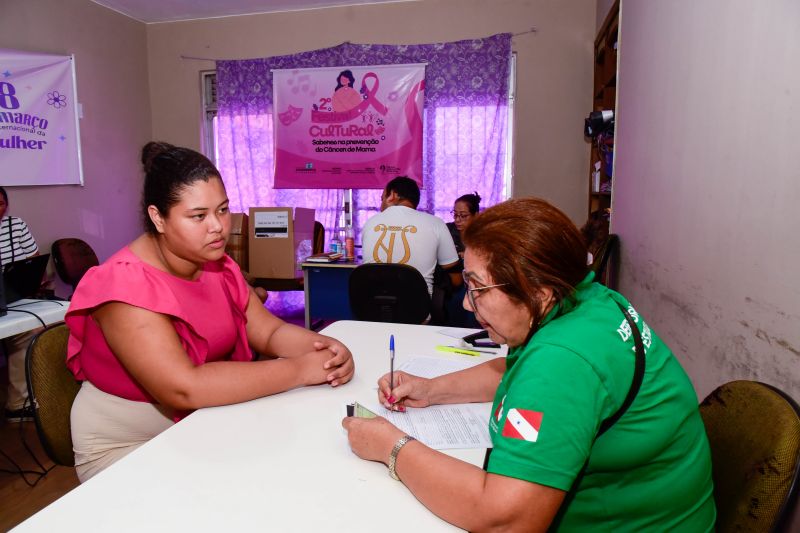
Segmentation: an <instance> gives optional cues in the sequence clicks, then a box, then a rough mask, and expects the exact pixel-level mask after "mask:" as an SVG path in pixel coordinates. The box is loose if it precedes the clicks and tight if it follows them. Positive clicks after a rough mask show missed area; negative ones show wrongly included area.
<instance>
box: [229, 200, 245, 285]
mask: <svg viewBox="0 0 800 533" xmlns="http://www.w3.org/2000/svg"><path fill="white" fill-rule="evenodd" d="M247 219H248V216H247V215H246V214H245V213H231V235H230V237H228V244H226V245H225V252H226V253H227V254H228V255H229V256H231V259H233V260H234V261H236V264H237V265H239V268H241V269H242V270H245V271H246V270H247V269H248V268H249V261H248V257H247V256H248V254H247V252H248V242H247V227H248V220H247Z"/></svg>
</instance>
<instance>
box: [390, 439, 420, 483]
mask: <svg viewBox="0 0 800 533" xmlns="http://www.w3.org/2000/svg"><path fill="white" fill-rule="evenodd" d="M412 440H417V439H415V438H414V437H412V436H411V435H404V436H402V437H400V439H399V440H398V441H397V442H396V443H395V444H394V448H392V453H390V454H389V475H390V476H392V479H396V480H397V481H400V478H399V477H398V476H397V471H396V470H395V467H396V466H397V454H398V453H400V449H401V448H402V447H403V446H405V445H406V444H408V443H409V442H411V441H412Z"/></svg>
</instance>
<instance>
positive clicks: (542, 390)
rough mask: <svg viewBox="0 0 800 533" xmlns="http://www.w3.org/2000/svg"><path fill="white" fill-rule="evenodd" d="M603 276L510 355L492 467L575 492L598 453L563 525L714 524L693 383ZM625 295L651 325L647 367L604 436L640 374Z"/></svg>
mask: <svg viewBox="0 0 800 533" xmlns="http://www.w3.org/2000/svg"><path fill="white" fill-rule="evenodd" d="M592 279H593V274H589V275H588V276H587V277H586V279H584V280H583V281H582V282H581V283H580V284H579V285H578V286H577V287H576V289H575V293H574V298H573V299H571V301H570V302H565V303H564V304H563V305H562V306H561V307H560V308H559V309H556V310H554V311H552V312H551V313H550V314H549V315H548V316H547V317H545V319H544V320H543V321H542V326H541V327H540V328H539V330H538V331H537V332H536V334H535V335H534V336H533V337H532V338H531V340H530V341H529V342H528V343H527V345H525V346H521V347H518V348H515V349H513V350H511V352H510V354H509V356H508V359H507V363H506V372H505V374H504V375H503V379H502V381H501V383H500V386H499V387H498V389H497V394H496V396H495V400H494V405H493V408H492V416H491V419H490V424H489V432H490V434H491V437H492V442H493V446H494V449H493V451H492V455H491V457H490V460H489V465H488V471H489V472H491V473H494V474H501V475H504V476H509V477H514V478H518V479H524V480H526V481H531V482H533V483H539V484H541V485H546V486H549V487H555V488H557V489H561V490H564V491H569V490H570V488H571V487H572V485H573V482H574V480H575V478H576V476H577V474H578V473H579V472H580V471H581V469H582V468H583V465H584V463H585V461H586V458H587V456H588V457H589V464H588V468H587V470H586V473H585V475H584V476H583V478H582V480H581V481H580V483H579V484H578V486H577V491H576V492H575V495H574V498H573V499H572V500H571V501H569V502H568V503H566V504H565V505H566V506H565V507H564V508H563V509H562V513H560V516H559V517H558V518H557V521H556V522H555V523H554V524H553V529H557V530H561V531H687V532H688V531H691V532H697V531H713V527H714V520H715V517H716V511H715V507H714V500H713V495H712V481H711V456H710V451H709V447H708V440H707V438H706V434H705V429H704V427H703V422H702V420H701V418H700V414H699V411H698V409H697V397H696V395H695V392H694V388H693V387H692V384H691V382H690V381H689V378H688V377H687V376H686V373H685V372H684V371H683V368H681V365H680V363H679V362H678V360H677V359H675V357H674V356H673V355H672V352H671V351H670V350H669V348H667V346H666V345H665V344H664V343H663V342H662V341H661V340H660V339H659V338H658V337H657V336H656V334H655V333H654V332H653V331H652V330H651V329H650V328H649V327H648V326H647V325H646V324H645V323H644V321H643V320H642V319H641V318H640V317H639V316H638V314H637V313H636V311H635V309H633V307H632V306H631V305H630V304H629V303H628V301H627V300H625V299H624V298H623V297H622V296H621V295H620V294H618V293H616V292H614V291H612V290H610V289H608V288H606V287H604V286H602V285H600V284H598V283H592ZM615 301H617V302H619V303H620V304H622V305H623V306H624V307H625V308H626V309H627V310H628V312H629V313H630V314H631V315H632V317H633V319H634V321H635V322H636V324H637V326H638V328H639V330H640V332H641V335H642V340H643V342H644V345H645V352H646V370H645V376H644V381H643V383H642V386H641V389H640V390H639V393H638V394H637V395H636V399H635V400H634V402H633V403H632V404H631V406H630V407H629V409H628V410H627V412H626V413H625V415H623V416H622V418H620V419H619V420H618V421H617V423H616V424H615V425H614V426H612V427H611V429H609V430H608V431H607V432H606V433H605V434H603V435H602V436H601V437H600V438H598V439H597V440H596V441H594V439H595V436H596V434H597V431H598V429H599V427H600V423H601V422H602V421H603V420H604V419H606V418H608V417H609V416H611V415H612V414H614V412H615V411H616V410H617V409H618V408H619V406H620V405H621V404H622V402H623V401H624V399H625V396H626V395H627V393H628V390H629V389H630V385H631V379H632V377H633V368H634V361H635V348H634V342H633V336H632V335H631V331H630V327H629V326H628V323H627V322H626V320H625V317H624V316H623V314H622V312H621V311H620V309H619V307H617V305H616V304H615ZM565 502H566V500H565Z"/></svg>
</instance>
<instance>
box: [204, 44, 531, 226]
mask: <svg viewBox="0 0 800 533" xmlns="http://www.w3.org/2000/svg"><path fill="white" fill-rule="evenodd" d="M516 59H517V54H516V52H515V53H513V54H512V56H511V68H510V70H509V72H510V73H509V94H508V107H507V116H505V117H494V116H491V115H489V114H488V111H489V108H481V107H461V108H459V107H443V108H442V107H440V108H437V109H436V110H435V113H436V117H435V123H436V131H435V132H434V139H435V140H434V143H433V144H434V146H435V150H436V157H437V160H438V159H439V158H441V161H442V163H443V165H444V168H448V167H449V168H451V169H453V172H463V169H464V168H467V169H468V172H469V173H473V174H475V175H476V176H480V173H481V172H482V170H483V169H482V168H481V167H480V166H479V165H478V164H477V163H473V162H478V161H480V160H482V159H483V158H484V157H483V155H484V154H485V152H484V151H483V150H484V146H483V141H482V137H481V136H480V135H476V136H471V135H468V136H463V135H462V136H459V135H453V133H452V131H449V130H448V129H447V128H446V126H445V125H446V124H452V125H456V126H455V127H454V128H453V131H455V130H457V129H458V128H459V127H460V125H464V124H467V125H468V126H469V129H470V131H481V130H486V128H487V127H488V122H489V121H494V120H505V123H506V131H507V135H506V142H505V157H504V158H503V161H504V169H503V178H504V179H503V185H502V187H503V191H502V198H503V199H508V198H510V197H511V195H512V193H513V164H512V160H513V157H512V155H513V153H512V149H513V146H514V99H515V89H516ZM200 75H201V86H202V97H203V132H202V133H203V144H204V145H203V151H204V152H205V154H206V156H208V157H209V158H210V159H211V160H212V161H214V162H215V163H216V164H219V153H218V149H219V138H218V135H217V127H218V122H217V83H216V77H217V76H216V71H213V70H207V71H202V72H201V73H200ZM265 118H266V120H267V121H269V122H272V117H271V116H269V117H265ZM270 129H271V128H270ZM438 166H439V165H438V163H437V167H438ZM360 192H361V193H367V191H360ZM469 192H472V191H462V192H460V193H459V195H460V194H466V193H469ZM350 196H351V194H350V193H345V194H343V195H342V199H341V202H342V204H343V203H344V202H345V201H346V200H345V199H346V198H349V197H350ZM379 196H380V194H377V193H376V194H357V198H356V199H355V201H356V204H362V205H361V206H358V207H356V206H355V205H354V204H353V203H352V201H350V205H351V206H353V207H354V208H355V209H357V210H358V211H360V213H358V214H357V213H355V212H354V213H353V215H354V219H355V220H354V223H356V224H358V222H359V221H362V222H363V221H364V220H366V219H367V218H369V216H371V215H373V214H375V212H377V207H378V206H377V205H374V206H372V205H363V204H365V202H364V200H365V199H367V198H369V199H370V201H372V200H374V199H375V198H379ZM453 198H454V197H453V193H452V191H445V190H441V191H439V192H438V193H436V194H434V198H433V203H434V206H433V209H432V211H433V214H435V215H436V216H439V217H442V218H443V219H445V220H446V219H448V217H449V212H450V210H451V209H452V203H451V202H452V201H453ZM359 200H361V201H360V202H359ZM378 203H379V202H378ZM362 219H363V220H362Z"/></svg>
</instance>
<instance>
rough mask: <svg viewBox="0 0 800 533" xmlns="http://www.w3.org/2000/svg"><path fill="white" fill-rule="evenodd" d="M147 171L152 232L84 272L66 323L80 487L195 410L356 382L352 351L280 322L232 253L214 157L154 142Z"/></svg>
mask: <svg viewBox="0 0 800 533" xmlns="http://www.w3.org/2000/svg"><path fill="white" fill-rule="evenodd" d="M142 163H143V165H144V168H145V172H146V176H145V185H144V199H143V202H142V207H143V214H144V222H145V228H146V231H145V233H144V234H142V235H141V236H139V237H138V238H137V239H135V240H134V241H133V242H131V243H130V244H129V245H128V246H126V247H125V248H123V249H122V250H120V251H119V252H117V253H116V254H114V255H113V256H112V257H111V258H109V259H108V261H106V262H105V263H103V264H102V265H101V266H99V267H95V268H93V269H91V270H90V271H89V272H87V274H86V275H85V276H84V278H83V279H82V280H81V283H80V285H79V286H78V288H77V290H76V292H75V294H74V295H73V298H72V303H71V305H70V309H69V311H68V313H67V317H66V319H65V320H66V322H67V325H68V326H69V328H70V339H69V349H68V355H67V366H68V367H69V368H70V370H71V371H72V372H73V373H74V374H75V377H76V378H77V379H79V380H83V385H82V386H81V390H80V392H79V393H78V396H77V398H76V400H75V403H74V404H73V408H72V419H71V423H72V439H73V447H74V450H75V463H76V468H77V472H78V477H79V478H80V479H81V481H85V480H86V479H88V478H90V477H92V476H93V475H95V474H96V473H98V472H100V471H101V470H103V469H104V468H106V467H107V466H109V465H110V464H112V463H113V462H115V461H116V460H118V459H119V458H121V457H123V456H124V455H126V454H128V453H130V452H131V451H132V450H134V449H135V448H136V447H138V446H140V445H141V444H143V443H144V442H147V440H149V439H150V438H152V437H154V436H155V435H157V434H158V433H160V432H161V431H163V430H164V429H166V428H167V427H169V426H170V425H172V424H173V423H175V422H176V421H178V420H180V419H181V418H182V417H183V416H185V415H186V414H188V412H191V411H192V410H194V409H198V408H200V407H208V406H214V405H225V404H232V403H238V402H244V401H247V400H251V399H254V398H259V397H261V396H267V395H270V394H275V393H278V392H282V391H285V390H288V389H292V388H295V387H301V386H304V385H314V384H319V383H326V382H327V383H328V384H329V385H331V386H333V387H336V386H338V385H341V384H344V383H347V382H348V381H350V379H351V378H352V377H353V372H354V366H353V359H352V354H351V353H350V350H349V349H348V348H347V347H346V346H344V345H343V344H342V343H340V342H339V341H337V340H336V339H332V338H330V337H325V336H323V335H320V334H318V333H315V332H313V331H308V330H305V329H303V328H299V327H296V326H293V325H290V324H286V323H285V322H283V321H282V320H280V319H279V318H277V317H275V316H274V315H272V314H271V313H270V312H269V311H267V310H266V309H265V308H264V307H263V304H262V303H261V301H260V300H259V299H258V298H257V297H256V296H255V294H254V293H253V292H252V291H251V289H250V288H249V286H248V285H247V283H246V282H245V280H244V278H243V277H242V274H241V272H240V270H239V268H238V266H237V265H236V263H235V262H234V261H233V260H231V259H230V258H229V257H228V256H227V255H226V254H225V243H226V241H227V239H228V234H229V232H230V226H231V217H230V213H229V211H228V197H227V195H226V193H225V186H224V185H223V183H222V179H221V177H220V174H219V171H218V170H217V169H216V168H215V167H214V165H213V164H212V163H211V162H210V161H209V160H208V159H207V158H206V157H205V156H203V155H201V154H199V153H197V152H194V151H192V150H189V149H187V148H178V147H174V146H172V145H169V144H166V143H149V144H148V145H147V146H145V147H144V149H143V150H142ZM254 351H255V352H256V353H259V354H263V355H268V356H274V357H273V358H269V359H266V360H258V361H251V359H252V358H253V352H254Z"/></svg>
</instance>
